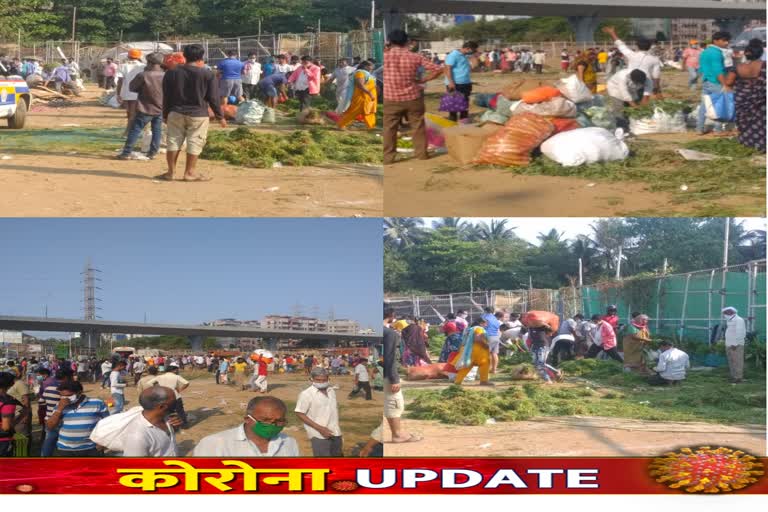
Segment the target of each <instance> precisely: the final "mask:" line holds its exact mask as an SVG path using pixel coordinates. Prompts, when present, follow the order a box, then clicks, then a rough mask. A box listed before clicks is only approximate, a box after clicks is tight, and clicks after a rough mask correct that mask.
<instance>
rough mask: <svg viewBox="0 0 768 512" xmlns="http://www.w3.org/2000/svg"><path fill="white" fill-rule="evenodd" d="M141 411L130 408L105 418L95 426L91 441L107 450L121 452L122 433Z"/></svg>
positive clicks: (137, 408)
mask: <svg viewBox="0 0 768 512" xmlns="http://www.w3.org/2000/svg"><path fill="white" fill-rule="evenodd" d="M143 410H144V408H142V407H141V406H139V407H132V408H131V409H128V410H127V411H125V412H121V413H118V414H113V415H111V416H107V417H106V418H104V419H102V420H101V421H99V422H98V423H97V424H96V427H95V428H94V429H93V432H91V441H93V442H94V443H96V444H98V445H99V446H104V447H105V448H107V449H108V450H112V451H115V452H121V451H123V437H124V436H123V433H124V432H125V429H127V428H128V426H129V425H130V424H131V423H133V421H134V420H136V419H138V417H139V415H140V414H141V412H142V411H143Z"/></svg>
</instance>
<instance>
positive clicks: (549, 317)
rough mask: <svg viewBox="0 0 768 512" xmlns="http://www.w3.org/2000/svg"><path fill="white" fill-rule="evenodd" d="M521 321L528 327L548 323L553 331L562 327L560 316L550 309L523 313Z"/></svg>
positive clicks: (541, 325)
mask: <svg viewBox="0 0 768 512" xmlns="http://www.w3.org/2000/svg"><path fill="white" fill-rule="evenodd" d="M520 321H521V322H522V323H523V325H524V326H526V327H528V328H531V327H543V326H545V325H548V326H549V328H550V329H551V331H552V332H557V330H558V329H560V317H558V316H557V315H556V314H554V313H550V312H549V311H528V312H527V313H524V314H523V316H522V317H521V318H520Z"/></svg>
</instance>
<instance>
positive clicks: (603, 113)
mask: <svg viewBox="0 0 768 512" xmlns="http://www.w3.org/2000/svg"><path fill="white" fill-rule="evenodd" d="M585 112H586V115H587V117H588V118H589V122H590V124H589V126H597V127H598V128H605V129H606V130H615V129H616V116H615V115H614V114H613V112H611V110H610V109H608V108H607V107H589V108H588V109H587V110H586V111H585Z"/></svg>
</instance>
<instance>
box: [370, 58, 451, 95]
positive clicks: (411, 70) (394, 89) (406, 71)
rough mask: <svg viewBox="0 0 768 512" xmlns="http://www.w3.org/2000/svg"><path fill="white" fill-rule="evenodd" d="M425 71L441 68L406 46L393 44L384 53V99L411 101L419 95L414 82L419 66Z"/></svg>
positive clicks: (417, 87)
mask: <svg viewBox="0 0 768 512" xmlns="http://www.w3.org/2000/svg"><path fill="white" fill-rule="evenodd" d="M420 67H423V68H424V69H425V70H427V71H439V70H440V69H442V68H441V67H440V66H438V65H437V64H433V63H432V61H430V60H429V59H428V58H426V57H424V56H423V55H420V54H418V53H413V52H412V51H410V50H408V49H407V48H403V47H400V46H394V47H392V48H391V49H390V50H388V51H386V52H385V53H384V101H413V100H417V99H419V98H420V97H421V92H422V89H421V87H419V84H418V83H417V82H416V80H417V76H418V73H419V68H420Z"/></svg>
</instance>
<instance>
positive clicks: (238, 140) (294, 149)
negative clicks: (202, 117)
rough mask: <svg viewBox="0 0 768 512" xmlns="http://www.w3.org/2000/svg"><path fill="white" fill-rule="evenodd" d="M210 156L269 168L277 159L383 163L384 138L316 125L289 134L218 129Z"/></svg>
mask: <svg viewBox="0 0 768 512" xmlns="http://www.w3.org/2000/svg"><path fill="white" fill-rule="evenodd" d="M201 156H202V158H205V159H208V160H224V161H226V162H229V163H231V164H234V165H241V166H244V167H255V168H268V167H272V166H273V165H274V164H275V163H278V162H279V163H281V164H282V165H284V166H291V167H305V166H312V165H321V164H332V163H342V164H380V163H382V161H383V158H382V157H383V155H382V152H381V139H379V138H378V137H376V135H375V134H373V133H367V132H355V133H348V132H339V131H334V130H324V129H319V128H315V129H312V130H301V131H294V132H291V133H289V134H287V135H282V134H274V133H260V132H257V131H251V130H250V129H248V128H244V127H240V128H237V129H235V130H233V131H231V132H223V131H219V132H214V133H211V134H210V135H209V136H208V143H207V144H206V146H205V149H204V150H203V153H202V155H201Z"/></svg>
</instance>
